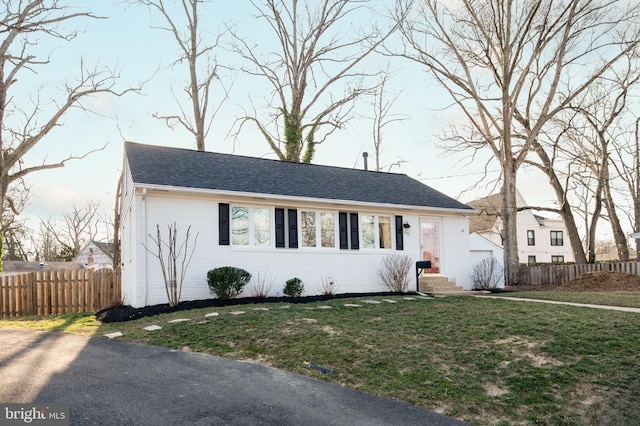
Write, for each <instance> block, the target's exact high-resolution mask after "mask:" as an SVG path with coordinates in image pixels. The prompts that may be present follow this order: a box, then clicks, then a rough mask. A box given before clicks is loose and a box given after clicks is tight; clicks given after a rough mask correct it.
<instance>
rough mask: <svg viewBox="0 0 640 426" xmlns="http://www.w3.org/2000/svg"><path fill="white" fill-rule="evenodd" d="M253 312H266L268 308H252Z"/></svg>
mask: <svg viewBox="0 0 640 426" xmlns="http://www.w3.org/2000/svg"><path fill="white" fill-rule="evenodd" d="M253 310H254V311H268V310H269V308H253Z"/></svg>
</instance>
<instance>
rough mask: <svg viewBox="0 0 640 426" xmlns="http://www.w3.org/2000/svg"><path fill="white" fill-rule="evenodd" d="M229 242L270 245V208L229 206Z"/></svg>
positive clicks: (240, 244) (234, 243)
mask: <svg viewBox="0 0 640 426" xmlns="http://www.w3.org/2000/svg"><path fill="white" fill-rule="evenodd" d="M231 244H233V245H234V246H249V245H251V246H270V245H271V209H268V208H265V207H245V206H234V207H232V208H231Z"/></svg>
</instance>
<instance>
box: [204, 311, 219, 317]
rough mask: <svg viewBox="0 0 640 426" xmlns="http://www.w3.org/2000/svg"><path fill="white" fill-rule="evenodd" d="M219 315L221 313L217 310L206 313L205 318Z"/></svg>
mask: <svg viewBox="0 0 640 426" xmlns="http://www.w3.org/2000/svg"><path fill="white" fill-rule="evenodd" d="M218 315H220V314H219V313H217V312H209V313H208V314H206V315H205V316H204V317H205V318H209V317H217V316H218Z"/></svg>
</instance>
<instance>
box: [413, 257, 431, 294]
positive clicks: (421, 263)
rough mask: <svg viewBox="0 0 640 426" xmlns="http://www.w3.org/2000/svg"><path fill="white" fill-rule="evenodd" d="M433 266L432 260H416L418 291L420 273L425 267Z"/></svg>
mask: <svg viewBox="0 0 640 426" xmlns="http://www.w3.org/2000/svg"><path fill="white" fill-rule="evenodd" d="M429 268H431V261H430V260H419V261H417V262H416V291H420V274H421V273H422V270H423V269H429Z"/></svg>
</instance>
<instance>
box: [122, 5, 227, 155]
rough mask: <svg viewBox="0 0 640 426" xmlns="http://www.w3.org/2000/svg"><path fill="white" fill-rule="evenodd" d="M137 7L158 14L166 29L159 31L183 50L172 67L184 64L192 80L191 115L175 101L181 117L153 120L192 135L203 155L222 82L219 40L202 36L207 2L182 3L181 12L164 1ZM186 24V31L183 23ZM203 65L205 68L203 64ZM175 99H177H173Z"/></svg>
mask: <svg viewBox="0 0 640 426" xmlns="http://www.w3.org/2000/svg"><path fill="white" fill-rule="evenodd" d="M134 1H135V2H137V3H140V4H142V5H145V6H147V7H148V8H149V9H150V10H151V11H153V12H156V13H158V14H159V15H160V16H161V17H162V19H163V21H164V22H165V24H166V26H161V27H156V28H158V29H161V30H164V31H168V32H169V33H170V34H171V36H172V37H173V38H174V39H175V41H176V43H177V44H178V47H179V48H180V51H181V55H180V57H178V59H176V60H175V61H174V62H173V65H174V66H175V65H180V64H182V63H183V62H185V63H186V64H187V66H188V69H189V80H188V84H187V86H186V87H185V88H184V91H185V93H186V94H187V96H188V98H189V100H190V102H191V108H190V109H191V113H190V114H189V113H187V111H186V110H187V109H188V108H184V107H183V106H182V104H181V103H180V101H179V100H178V99H177V97H176V102H177V104H178V107H179V109H180V113H179V114H173V115H163V114H159V113H156V114H154V117H156V118H159V119H161V120H164V121H165V123H166V124H167V125H168V126H169V127H173V126H174V125H175V124H176V123H177V124H179V125H180V126H182V127H183V128H185V129H186V130H187V131H188V132H189V133H191V134H192V135H193V136H194V137H195V140H196V148H197V149H198V150H199V151H204V149H205V140H206V138H207V135H208V134H209V131H210V130H211V126H212V124H213V119H214V118H215V116H216V113H217V112H218V110H219V108H220V106H221V105H222V103H223V102H220V103H219V104H218V106H217V107H216V108H215V109H214V110H213V111H211V110H210V107H211V98H210V94H211V85H212V84H213V83H214V82H215V81H220V79H219V75H218V69H219V66H218V63H217V62H216V60H215V58H214V57H213V56H212V53H213V52H214V50H215V49H216V48H217V47H218V42H219V39H220V36H219V35H218V36H216V37H215V39H214V40H211V41H210V42H208V41H207V40H205V39H206V37H205V36H203V35H202V34H201V26H200V18H201V11H200V9H199V6H200V5H202V4H203V3H206V1H205V0H181V1H180V7H178V9H179V11H178V10H174V9H173V8H172V7H171V5H169V6H167V4H166V2H165V1H163V0H134ZM182 21H184V22H185V25H184V27H185V28H183V27H182V25H181V22H182ZM203 63H204V64H203ZM221 87H222V90H223V91H224V93H225V95H224V99H226V97H227V93H226V89H225V88H224V86H221ZM174 96H175V95H174Z"/></svg>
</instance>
